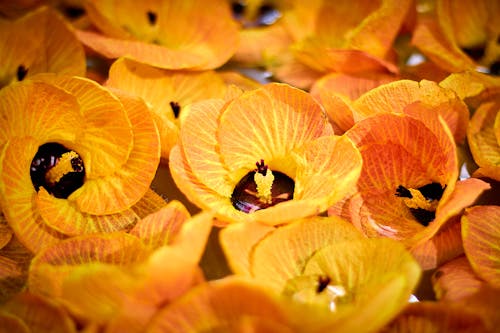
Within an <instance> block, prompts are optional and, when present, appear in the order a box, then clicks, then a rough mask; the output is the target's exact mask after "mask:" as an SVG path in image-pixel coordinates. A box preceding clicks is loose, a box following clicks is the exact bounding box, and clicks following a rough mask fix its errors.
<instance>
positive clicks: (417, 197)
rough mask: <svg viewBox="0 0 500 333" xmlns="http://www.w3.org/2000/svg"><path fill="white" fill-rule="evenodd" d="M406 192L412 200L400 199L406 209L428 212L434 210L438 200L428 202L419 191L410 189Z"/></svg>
mask: <svg viewBox="0 0 500 333" xmlns="http://www.w3.org/2000/svg"><path fill="white" fill-rule="evenodd" d="M408 191H410V193H411V195H412V198H402V199H403V202H404V203H405V205H406V206H407V207H408V208H421V209H425V210H427V211H430V212H434V211H435V210H436V208H437V205H438V203H439V200H428V199H426V198H425V197H424V196H423V195H422V193H421V192H420V191H419V190H414V189H412V188H410V189H408Z"/></svg>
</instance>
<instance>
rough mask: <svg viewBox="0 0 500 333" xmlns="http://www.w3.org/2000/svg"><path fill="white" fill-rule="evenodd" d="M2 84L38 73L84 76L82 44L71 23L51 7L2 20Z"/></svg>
mask: <svg viewBox="0 0 500 333" xmlns="http://www.w3.org/2000/svg"><path fill="white" fill-rule="evenodd" d="M0 57H1V58H2V66H1V68H0V87H2V86H5V85H7V84H9V83H12V82H17V81H22V80H24V79H25V78H29V77H31V76H33V75H34V74H37V73H45V72H52V73H60V74H67V75H80V76H84V75H85V53H84V51H83V46H82V45H81V44H80V42H79V41H78V39H77V38H76V36H75V33H74V32H73V29H72V28H71V26H70V25H69V24H68V23H67V22H66V21H65V20H64V19H63V18H62V17H61V16H60V15H58V14H57V13H56V12H55V11H54V10H52V9H49V8H48V7H40V8H39V9H37V10H35V11H33V12H30V13H28V14H26V15H25V16H23V17H21V18H19V19H17V20H15V21H7V20H1V21H0Z"/></svg>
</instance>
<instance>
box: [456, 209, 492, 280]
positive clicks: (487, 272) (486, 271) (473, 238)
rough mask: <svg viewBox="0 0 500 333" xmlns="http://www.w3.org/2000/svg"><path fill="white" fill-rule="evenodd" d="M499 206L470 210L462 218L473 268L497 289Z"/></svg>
mask: <svg viewBox="0 0 500 333" xmlns="http://www.w3.org/2000/svg"><path fill="white" fill-rule="evenodd" d="M499 219H500V207H499V206H475V207H471V208H468V209H467V210H466V212H465V214H464V216H463V217H462V237H463V239H464V249H465V254H466V255H467V258H468V259H469V261H470V263H471V266H472V268H473V269H474V271H475V272H476V274H477V275H479V276H480V277H481V278H482V279H484V280H485V281H487V282H488V283H489V284H490V285H492V286H493V287H495V288H498V287H500V245H499V244H500V242H499V240H500V227H499V225H498V221H499Z"/></svg>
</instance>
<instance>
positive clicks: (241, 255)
mask: <svg viewBox="0 0 500 333" xmlns="http://www.w3.org/2000/svg"><path fill="white" fill-rule="evenodd" d="M273 230H274V227H272V226H269V225H266V224H263V223H257V222H246V223H233V224H230V225H228V226H227V227H225V228H223V229H221V231H220V234H219V242H220V245H221V247H222V250H223V251H224V255H225V257H226V260H227V261H228V265H229V267H230V268H231V270H232V271H233V272H234V273H236V274H240V275H247V276H251V273H250V261H249V260H250V253H251V252H252V250H253V248H254V246H255V245H257V243H258V242H259V241H260V240H262V239H263V238H264V237H265V236H266V235H267V234H268V233H270V232H271V231H273Z"/></svg>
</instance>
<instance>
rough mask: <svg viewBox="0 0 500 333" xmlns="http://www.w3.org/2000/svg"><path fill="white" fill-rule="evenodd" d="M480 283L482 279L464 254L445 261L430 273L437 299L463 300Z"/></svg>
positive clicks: (471, 293)
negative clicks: (475, 272)
mask: <svg viewBox="0 0 500 333" xmlns="http://www.w3.org/2000/svg"><path fill="white" fill-rule="evenodd" d="M482 284H484V281H481V280H480V279H479V278H478V277H477V276H476V274H474V271H473V270H472V267H471V265H470V263H469V261H468V260H467V257H466V256H460V257H458V258H456V259H453V260H451V261H449V262H447V263H445V264H444V265H442V266H440V267H438V269H437V270H436V271H435V272H434V274H433V275H432V287H433V289H434V293H435V294H436V298H437V299H438V300H445V301H452V302H456V301H460V300H464V299H465V298H467V297H469V296H472V295H474V294H475V293H476V292H477V291H478V290H479V288H480V287H481V285H482Z"/></svg>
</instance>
